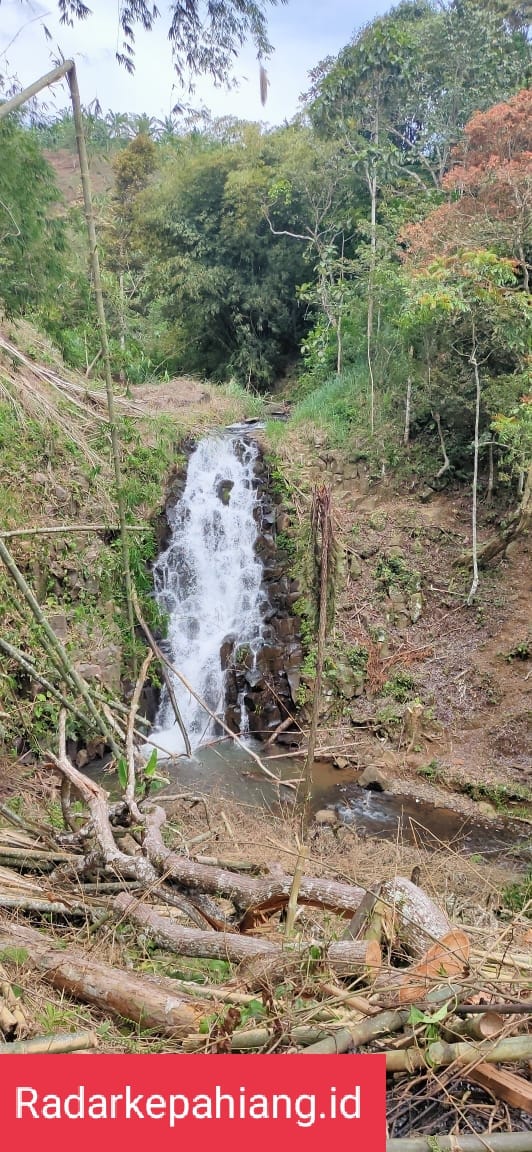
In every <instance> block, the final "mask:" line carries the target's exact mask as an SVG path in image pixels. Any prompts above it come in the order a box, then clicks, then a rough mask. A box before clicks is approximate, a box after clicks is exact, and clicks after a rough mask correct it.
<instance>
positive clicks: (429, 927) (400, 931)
mask: <svg viewBox="0 0 532 1152" xmlns="http://www.w3.org/2000/svg"><path fill="white" fill-rule="evenodd" d="M379 899H380V900H381V901H382V903H383V904H386V905H387V914H386V924H387V928H388V936H389V938H390V939H391V940H392V941H396V942H397V943H398V944H399V945H401V946H402V947H403V949H404V951H405V952H408V954H409V955H410V956H414V957H415V958H416V959H418V960H422V959H423V957H424V955H425V953H426V952H428V950H429V949H430V948H431V947H432V945H433V944H434V943H435V942H436V941H437V940H441V939H442V937H443V936H447V935H448V934H449V933H450V932H451V924H450V921H449V920H448V918H447V916H446V915H445V913H444V912H442V910H441V908H438V906H437V905H436V904H434V902H433V901H432V900H431V899H430V897H429V896H427V894H426V892H424V891H423V889H422V888H418V886H417V884H413V883H412V881H411V880H407V879H405V877H403V876H396V877H395V878H394V879H393V880H388V881H387V882H386V883H385V884H383V885H382V888H381V890H380V893H379Z"/></svg>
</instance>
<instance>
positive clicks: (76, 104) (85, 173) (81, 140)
mask: <svg viewBox="0 0 532 1152" xmlns="http://www.w3.org/2000/svg"><path fill="white" fill-rule="evenodd" d="M67 77H68V84H69V88H70V95H71V98H72V108H73V112H74V124H75V128H76V142H77V146H78V156H79V167H80V173H81V185H82V188H83V202H84V205H85V216H86V220H87V231H88V236H89V256H90V262H91V267H92V275H93V279H94V298H95V300H96V312H97V315H98V325H99V329H100V343H101V348H102V361H103V366H104V377H105V390H106V394H107V413H108V417H109V431H110V433H111V448H112V454H113V467H114V473H115V487H116V505H117V512H118V523H119V525H120V540H121V544H122V564H123V568H124V586H125V594H126V603H127V615H128V622H129V631H130V635H131V653H132V667H133V673H134V675H136V673H137V668H136V656H135V615H134V612H133V600H132V591H133V587H132V583H131V569H130V565H129V544H128V539H127V525H126V508H125V502H124V490H123V487H122V472H121V465H120V441H119V438H118V425H117V420H116V410H115V398H114V390H113V377H112V375H111V357H110V353H109V339H108V336H107V321H106V318H105V306H104V301H103V290H102V278H101V273H100V258H99V255H98V241H97V238H96V227H95V223H94V212H93V208H92V194H91V184H90V174H89V162H88V157H87V147H86V144H85V134H84V131H83V114H82V110H81V100H80V97H79V88H78V78H77V73H76V66H75V64H72V67H71V68H70V69H69V71H68V73H67Z"/></svg>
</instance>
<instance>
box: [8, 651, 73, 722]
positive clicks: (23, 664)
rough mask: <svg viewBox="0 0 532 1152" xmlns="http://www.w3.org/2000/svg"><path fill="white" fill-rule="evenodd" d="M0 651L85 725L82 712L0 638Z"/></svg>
mask: <svg viewBox="0 0 532 1152" xmlns="http://www.w3.org/2000/svg"><path fill="white" fill-rule="evenodd" d="M0 649H1V650H2V652H5V654H6V656H10V657H11V659H12V660H15V661H16V663H17V664H20V667H21V668H23V669H24V672H27V673H28V676H31V677H32V679H33V680H37V681H38V683H39V684H41V685H42V687H43V688H46V691H47V692H50V693H51V695H52V696H54V697H55V699H56V700H59V702H60V703H61V704H63V705H64V707H65V708H68V710H69V712H72V713H73V715H74V716H77V718H78V720H82V721H83V723H84V724H86V723H87V717H86V716H84V715H83V713H82V712H79V711H78V709H77V708H76V707H75V705H74V704H72V703H71V701H70V700H68V699H67V697H66V696H64V695H63V693H62V692H60V691H59V689H58V688H56V687H55V686H54V685H53V684H51V683H50V681H49V680H47V679H46V677H45V676H43V674H42V672H39V671H38V669H37V668H35V667H34V665H33V664H30V662H29V660H26V657H25V656H24V654H23V653H22V652H19V650H18V648H13V646H12V645H11V644H8V642H7V640H4V639H2V637H1V636H0Z"/></svg>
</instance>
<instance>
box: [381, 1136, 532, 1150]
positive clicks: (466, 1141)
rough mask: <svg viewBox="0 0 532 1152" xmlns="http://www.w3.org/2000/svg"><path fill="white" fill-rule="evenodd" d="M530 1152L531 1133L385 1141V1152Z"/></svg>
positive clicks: (420, 1137)
mask: <svg viewBox="0 0 532 1152" xmlns="http://www.w3.org/2000/svg"><path fill="white" fill-rule="evenodd" d="M436 1141H437V1145H438V1149H441V1152H532V1132H481V1133H479V1134H478V1136H469V1135H468V1136H440V1135H438V1137H434V1136H407V1137H404V1138H402V1139H400V1140H393V1139H392V1140H387V1141H386V1152H433V1149H434V1148H435V1143H436Z"/></svg>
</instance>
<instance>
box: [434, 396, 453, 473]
mask: <svg viewBox="0 0 532 1152" xmlns="http://www.w3.org/2000/svg"><path fill="white" fill-rule="evenodd" d="M431 415H432V419H433V420H434V423H435V425H436V428H437V429H438V436H439V438H440V445H441V450H442V452H443V464H442V466H441V468H440V471H439V472H437V473H436V480H439V479H440V477H441V476H443V474H444V472H448V470H449V468H450V467H451V461H450V460H449V457H448V455H447V452H446V449H445V440H444V439H443V432H442V430H441V420H440V413H439V412H432V413H431Z"/></svg>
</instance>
